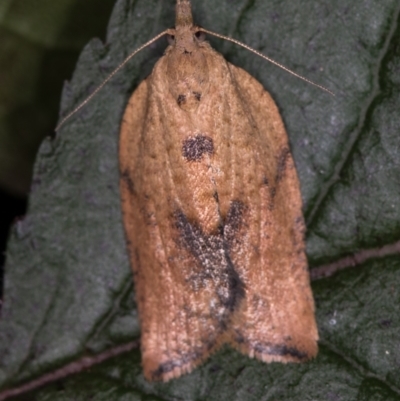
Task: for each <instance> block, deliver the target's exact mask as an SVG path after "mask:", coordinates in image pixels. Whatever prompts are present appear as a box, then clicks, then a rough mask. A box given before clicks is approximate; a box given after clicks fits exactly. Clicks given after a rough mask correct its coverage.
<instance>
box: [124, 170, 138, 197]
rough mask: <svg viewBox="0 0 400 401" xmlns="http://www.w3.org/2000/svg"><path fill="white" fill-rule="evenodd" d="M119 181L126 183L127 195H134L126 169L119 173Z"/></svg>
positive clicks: (132, 184) (133, 188)
mask: <svg viewBox="0 0 400 401" xmlns="http://www.w3.org/2000/svg"><path fill="white" fill-rule="evenodd" d="M121 179H122V180H123V181H124V182H125V183H126V185H127V187H128V191H129V193H130V194H131V195H136V191H135V185H134V183H133V180H132V177H131V176H130V174H129V171H128V170H127V169H125V170H124V171H121Z"/></svg>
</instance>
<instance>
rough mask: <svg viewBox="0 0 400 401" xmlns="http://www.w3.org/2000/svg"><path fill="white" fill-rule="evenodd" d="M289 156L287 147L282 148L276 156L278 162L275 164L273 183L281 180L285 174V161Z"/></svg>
mask: <svg viewBox="0 0 400 401" xmlns="http://www.w3.org/2000/svg"><path fill="white" fill-rule="evenodd" d="M289 156H290V150H289V148H283V149H282V150H281V152H280V153H279V156H278V162H277V164H276V176H275V185H278V183H279V182H280V181H281V180H282V178H283V177H284V175H285V171H286V166H287V161H288V159H289Z"/></svg>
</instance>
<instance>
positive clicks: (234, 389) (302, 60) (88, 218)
mask: <svg viewBox="0 0 400 401" xmlns="http://www.w3.org/2000/svg"><path fill="white" fill-rule="evenodd" d="M193 9H194V15H195V20H196V21H197V23H199V24H201V25H202V26H204V27H205V28H207V29H210V30H214V31H216V32H218V33H222V34H225V35H230V36H233V37H235V38H237V39H239V40H241V41H243V42H245V43H247V44H249V45H251V46H253V47H254V48H256V49H257V50H260V51H262V52H263V53H265V54H267V55H268V56H270V57H272V58H274V59H275V60H277V61H278V62H280V63H282V64H284V65H285V66H287V67H288V68H290V69H293V70H295V71H296V72H297V73H299V74H302V75H304V76H306V77H307V78H309V79H311V80H313V81H315V82H318V83H321V84H322V85H324V86H326V87H328V88H329V89H330V90H332V91H333V92H335V93H336V97H332V96H330V95H328V94H326V93H325V92H323V91H320V90H318V89H316V88H315V87H313V86H311V85H308V84H306V83H305V82H303V81H300V80H298V79H296V78H295V77H293V76H291V75H288V74H287V73H286V72H284V71H282V70H280V69H278V68H276V67H274V66H272V65H270V64H268V63H266V62H265V61H263V60H262V59H260V58H258V57H257V56H255V55H253V54H250V53H248V52H247V51H246V50H244V49H241V48H238V47H236V46H234V45H233V44H231V43H227V42H222V41H220V40H218V39H213V38H210V41H211V43H212V44H213V46H214V47H215V48H216V49H217V50H219V51H220V52H222V53H223V54H224V56H225V57H226V58H227V59H228V60H229V61H231V62H232V63H234V64H236V65H238V66H240V67H242V68H244V69H246V70H247V71H248V72H250V73H251V74H252V75H253V76H254V77H256V78H257V79H258V80H260V81H261V82H262V83H263V85H264V86H265V87H266V89H267V90H268V91H270V92H271V94H272V95H273V97H274V98H275V99H276V102H277V104H278V106H279V108H280V110H281V113H282V116H283V119H284V121H285V124H286V127H287V131H288V134H289V137H290V141H291V145H292V151H293V155H294V158H295V161H296V166H297V169H298V172H299V177H300V181H301V186H302V194H303V199H304V210H305V216H306V219H307V223H308V241H307V246H308V256H309V261H310V264H311V266H312V268H313V270H312V272H315V274H314V273H313V274H314V275H315V276H317V273H318V272H321V271H322V272H323V271H326V270H327V269H326V268H327V267H326V266H324V265H323V263H327V262H329V263H332V264H333V265H331V266H333V267H335V266H336V267H346V266H347V267H348V268H346V269H344V270H342V271H341V272H338V273H337V274H335V275H334V276H331V277H328V278H325V279H321V280H318V281H315V282H314V283H313V292H314V296H315V300H316V306H317V321H318V327H319V332H320V337H321V342H320V352H319V354H318V357H317V358H316V359H315V360H314V361H312V362H309V363H306V364H300V365H293V364H289V365H283V364H277V363H273V364H269V365H266V364H263V363H261V362H258V361H255V360H251V359H249V358H247V357H245V356H242V355H240V354H238V353H237V352H235V351H233V350H231V349H229V348H224V349H223V350H221V351H220V352H218V353H217V354H216V355H214V356H213V357H212V358H210V359H209V360H208V361H207V362H206V363H205V364H204V365H203V366H201V367H199V368H198V369H195V370H194V371H193V373H191V374H190V375H186V376H183V377H182V378H180V379H177V380H172V381H171V382H169V383H167V384H160V383H158V384H152V383H148V382H146V381H145V380H144V378H143V375H142V373H141V368H140V354H139V351H138V350H137V349H136V350H133V351H131V352H129V353H124V354H121V355H119V356H118V357H115V358H113V359H109V360H107V361H106V362H103V363H101V364H95V365H94V366H93V367H92V368H91V369H90V370H89V371H83V372H81V373H80V374H78V375H76V376H71V375H67V376H66V377H64V378H63V379H62V380H61V379H60V380H58V382H56V383H54V382H53V383H51V384H49V385H47V386H46V387H43V388H42V389H39V390H35V392H33V393H27V394H26V395H23V396H21V398H20V399H21V400H22V399H32V397H34V399H35V400H88V399H91V400H96V401H97V400H177V399H180V400H181V399H182V400H183V399H184V400H225V399H229V400H230V399H232V400H260V399H262V400H285V401H287V400H293V401H296V400H301V401H304V400H363V401H364V400H400V376H399V374H398V372H399V369H400V347H399V344H400V330H399V327H400V316H399V313H398V305H399V303H400V285H399V284H400V258H399V255H398V253H399V249H400V246H399V245H398V244H397V245H396V244H395V245H393V246H391V244H392V243H394V242H395V241H398V239H399V238H400V211H399V210H400V209H399V208H398V207H397V205H398V204H399V203H400V191H399V190H398V188H399V184H400V182H399V180H400V178H399V177H400V163H399V162H398V160H400V158H399V153H400V146H399V141H398V132H399V127H400V117H399V112H398V110H400V96H399V83H400V80H399V70H400V47H399V46H398V43H399V40H400V28H399V26H400V24H398V21H399V10H400V6H399V4H398V2H397V1H395V0H381V1H379V2H374V1H369V2H365V1H361V0H355V1H353V2H351V3H346V4H345V3H343V2H339V1H333V2H328V3H323V2H318V1H315V0H305V1H302V2H301V4H300V2H291V1H289V0H280V1H268V2H267V1H261V0H259V1H257V0H256V1H250V2H249V1H244V0H241V1H239V0H235V1H228V0H220V1H218V2H213V1H211V0H203V1H195V0H193ZM173 24H174V1H173V0H168V1H161V0H160V1H157V0H153V1H151V0H139V1H136V2H132V1H130V0H120V1H118V2H117V4H116V6H115V9H114V13H113V16H112V18H111V22H110V25H109V33H108V39H107V46H103V45H102V44H101V43H100V42H99V41H98V40H93V41H92V42H91V43H90V44H89V45H88V46H87V47H86V48H85V50H84V51H83V53H82V55H81V57H80V60H79V63H78V65H77V68H76V71H75V74H74V77H73V79H72V82H71V83H70V84H67V85H66V86H65V88H64V93H63V100H62V111H61V114H62V115H65V114H67V113H68V112H69V111H70V110H72V109H73V108H74V107H76V105H78V104H79V102H80V101H82V100H83V99H85V98H86V97H87V96H88V95H89V94H90V93H91V92H92V91H93V90H94V89H95V88H96V87H97V85H99V83H100V82H102V80H103V79H104V78H105V77H106V76H107V75H108V74H109V73H110V72H111V71H112V70H113V69H114V68H115V67H116V66H117V65H118V64H119V63H120V62H121V61H122V60H123V59H124V58H125V57H126V56H127V55H128V54H129V53H130V52H131V51H132V50H133V49H135V48H137V47H138V46H140V45H141V44H143V43H144V42H145V41H147V40H149V39H150V38H151V37H153V36H154V35H155V34H157V33H158V32H161V31H162V30H163V29H165V28H167V27H170V26H173ZM164 48H165V43H163V41H162V40H160V41H159V43H157V44H156V45H152V46H150V47H149V48H148V49H147V50H144V51H143V52H141V53H139V54H138V55H137V56H136V57H135V58H134V59H133V60H132V61H131V62H130V63H129V65H128V66H127V67H126V68H124V69H123V71H121V72H120V73H119V74H118V75H117V76H115V77H114V78H113V80H112V81H111V82H109V83H108V84H107V86H106V87H105V88H104V89H103V90H102V91H100V93H99V94H98V95H97V96H96V97H95V98H94V99H93V100H92V101H91V102H90V103H89V104H88V105H86V106H85V107H84V108H83V109H81V110H80V111H79V112H78V113H77V114H76V115H74V116H73V117H72V118H71V119H70V120H69V121H68V122H67V123H66V124H65V126H64V127H63V128H62V129H61V130H60V132H59V133H58V134H57V136H56V138H55V139H54V140H51V139H48V140H45V141H44V142H43V144H42V146H41V148H40V151H39V154H38V156H37V161H36V165H35V174H34V184H33V187H32V192H31V197H30V205H29V212H28V214H27V216H26V217H25V219H24V220H22V221H19V222H18V223H17V224H16V225H15V227H14V230H13V233H12V236H11V239H10V242H9V246H8V251H7V266H6V288H5V296H4V306H3V314H2V320H1V321H0V386H2V387H3V388H14V389H20V390H23V388H22V387H18V386H20V385H21V383H24V382H26V383H30V380H33V379H35V378H38V379H39V381H40V379H42V382H43V383H44V382H45V381H46V380H47V379H46V380H44V378H46V377H47V378H49V377H50V378H51V377H52V376H51V374H53V378H56V377H58V378H60V377H61V376H60V375H58V376H57V375H56V373H57V372H59V371H58V370H57V369H62V368H63V366H64V367H65V366H69V365H68V364H69V363H75V362H76V363H78V365H79V363H80V362H79V361H81V359H80V358H81V357H82V356H83V355H105V354H107V352H110V350H113V349H117V348H116V347H118V346H120V345H121V344H127V343H129V342H130V341H132V340H134V339H136V338H137V337H138V335H139V326H138V320H137V316H136V309H135V305H134V301H133V292H132V285H131V280H132V278H131V273H130V269H129V264H128V259H127V254H126V249H125V243H124V235H123V230H122V222H121V212H120V200H119V190H118V170H117V165H118V160H117V158H118V156H117V142H118V133H119V125H120V121H121V116H122V113H123V111H124V107H125V105H126V103H127V99H128V98H129V95H130V94H131V93H132V91H133V90H134V88H135V87H136V85H137V83H138V82H139V81H140V80H141V79H143V78H144V77H145V76H146V75H147V74H149V73H150V71H151V68H152V66H153V64H154V62H155V61H156V60H157V58H158V57H159V56H160V55H161V54H162V51H163V49H164ZM381 246H387V247H386V248H384V249H389V250H390V252H389V254H390V253H391V254H392V255H386V256H385V252H382V251H379V250H378V247H381ZM386 253H388V252H386ZM352 254H356V256H355V257H354V258H353V259H352V260H353V261H355V265H356V266H355V267H353V266H352V263H347V262H346V261H347V260H348V259H344V257H345V256H347V255H352ZM368 258H369V259H371V260H367V259H368ZM366 260H367V261H366ZM350 261H351V260H350ZM350 267H351V268H350ZM314 268H315V270H314ZM46 374H47V375H50V376H45V375H46ZM57 374H58V373H57ZM64 376H65V375H64ZM3 394H5V393H3ZM24 397H28V398H24ZM0 399H2V398H1V393H0Z"/></svg>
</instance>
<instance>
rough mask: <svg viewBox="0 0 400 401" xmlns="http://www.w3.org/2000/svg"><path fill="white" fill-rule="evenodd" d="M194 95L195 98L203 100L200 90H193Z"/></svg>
mask: <svg viewBox="0 0 400 401" xmlns="http://www.w3.org/2000/svg"><path fill="white" fill-rule="evenodd" d="M193 96H194V97H195V99H196V100H197V101H199V102H200V100H201V93H200V92H193Z"/></svg>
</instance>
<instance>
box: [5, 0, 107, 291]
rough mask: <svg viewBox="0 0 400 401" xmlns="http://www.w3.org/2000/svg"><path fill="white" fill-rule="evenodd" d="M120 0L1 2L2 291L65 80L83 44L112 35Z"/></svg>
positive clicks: (72, 68)
mask: <svg viewBox="0 0 400 401" xmlns="http://www.w3.org/2000/svg"><path fill="white" fill-rule="evenodd" d="M114 2H115V0H101V1H97V0H85V1H80V0H57V1H53V0H23V1H21V0H13V1H10V2H4V4H3V5H0V37H1V47H0V81H1V85H0V205H1V207H0V250H1V253H0V299H2V293H3V274H4V272H3V267H4V263H5V250H6V244H7V238H8V233H9V229H10V226H11V225H12V224H13V222H14V221H15V220H16V219H18V218H21V217H22V216H23V215H24V214H25V212H26V210H27V206H28V196H29V188H30V184H31V178H32V171H33V165H34V160H35V155H36V153H37V149H38V147H39V146H40V143H41V141H42V139H43V138H44V137H46V136H52V135H54V127H55V126H56V123H57V119H58V109H59V102H60V97H61V91H62V87H63V82H64V81H65V80H68V79H70V77H71V75H72V73H73V70H74V66H75V64H76V61H77V59H78V56H79V54H80V52H81V50H82V47H83V46H84V45H85V44H86V43H87V42H88V41H89V40H90V39H91V38H93V37H98V38H100V39H101V40H102V41H105V36H106V29H107V21H108V20H109V17H110V14H111V11H112V7H113V5H114Z"/></svg>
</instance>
